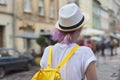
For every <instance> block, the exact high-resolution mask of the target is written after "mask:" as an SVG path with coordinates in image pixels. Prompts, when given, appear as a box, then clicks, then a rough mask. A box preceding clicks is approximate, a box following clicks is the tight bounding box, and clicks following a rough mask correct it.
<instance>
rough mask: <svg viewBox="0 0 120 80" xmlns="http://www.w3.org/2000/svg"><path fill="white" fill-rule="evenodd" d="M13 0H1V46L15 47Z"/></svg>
mask: <svg viewBox="0 0 120 80" xmlns="http://www.w3.org/2000/svg"><path fill="white" fill-rule="evenodd" d="M13 23H14V22H13V0H0V48H4V47H5V48H13V47H14V46H13V40H14V36H13V34H14V33H13V32H14V31H13Z"/></svg>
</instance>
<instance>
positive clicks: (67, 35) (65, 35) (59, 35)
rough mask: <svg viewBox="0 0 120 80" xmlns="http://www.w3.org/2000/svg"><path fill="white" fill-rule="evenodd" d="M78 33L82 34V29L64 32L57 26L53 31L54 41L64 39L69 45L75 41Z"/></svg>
mask: <svg viewBox="0 0 120 80" xmlns="http://www.w3.org/2000/svg"><path fill="white" fill-rule="evenodd" d="M78 34H80V31H78V30H75V31H71V32H63V31H60V30H58V29H56V28H55V29H53V30H52V31H51V36H52V40H53V41H58V42H61V41H63V42H64V43H65V44H67V45H69V44H71V43H73V42H74V40H75V39H76V38H77V37H78Z"/></svg>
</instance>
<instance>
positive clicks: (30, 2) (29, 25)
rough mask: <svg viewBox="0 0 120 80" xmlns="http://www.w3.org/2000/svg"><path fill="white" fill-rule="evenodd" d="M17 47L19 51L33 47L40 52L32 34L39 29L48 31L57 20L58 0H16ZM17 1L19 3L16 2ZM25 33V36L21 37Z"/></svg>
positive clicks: (37, 33) (39, 30)
mask: <svg viewBox="0 0 120 80" xmlns="http://www.w3.org/2000/svg"><path fill="white" fill-rule="evenodd" d="M15 3H16V4H17V5H15V6H16V9H15V10H16V11H15V12H16V35H19V37H17V38H16V46H17V49H18V50H19V51H21V52H26V51H31V50H32V49H35V50H36V51H37V52H40V47H39V46H38V45H37V44H36V42H35V39H34V38H33V37H34V36H36V35H37V36H39V35H40V33H41V31H42V32H45V33H49V32H50V30H51V29H52V28H54V25H55V23H56V21H57V16H58V7H59V5H58V3H59V2H58V0H16V2H15ZM18 3H19V4H18ZM24 34H27V35H26V37H23V36H24Z"/></svg>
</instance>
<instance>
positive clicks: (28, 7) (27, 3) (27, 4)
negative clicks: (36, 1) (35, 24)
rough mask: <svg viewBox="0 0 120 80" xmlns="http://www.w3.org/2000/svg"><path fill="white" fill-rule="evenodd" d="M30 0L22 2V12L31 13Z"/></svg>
mask: <svg viewBox="0 0 120 80" xmlns="http://www.w3.org/2000/svg"><path fill="white" fill-rule="evenodd" d="M31 2H32V1H31V0H24V12H27V13H31V12H32V9H31Z"/></svg>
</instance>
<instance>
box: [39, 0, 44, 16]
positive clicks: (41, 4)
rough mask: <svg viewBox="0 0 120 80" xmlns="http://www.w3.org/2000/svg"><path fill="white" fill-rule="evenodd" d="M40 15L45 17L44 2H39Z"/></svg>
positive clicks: (42, 0) (41, 0)
mask: <svg viewBox="0 0 120 80" xmlns="http://www.w3.org/2000/svg"><path fill="white" fill-rule="evenodd" d="M39 15H40V16H44V15H45V12H44V0H39Z"/></svg>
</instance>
